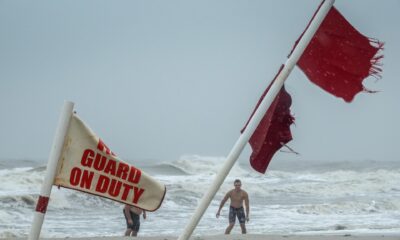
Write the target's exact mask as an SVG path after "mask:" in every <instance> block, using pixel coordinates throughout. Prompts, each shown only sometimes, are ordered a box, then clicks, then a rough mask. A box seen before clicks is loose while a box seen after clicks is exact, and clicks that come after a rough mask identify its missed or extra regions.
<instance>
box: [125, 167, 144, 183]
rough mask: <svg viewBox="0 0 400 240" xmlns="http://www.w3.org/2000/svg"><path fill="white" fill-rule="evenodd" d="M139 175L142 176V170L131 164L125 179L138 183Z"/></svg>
mask: <svg viewBox="0 0 400 240" xmlns="http://www.w3.org/2000/svg"><path fill="white" fill-rule="evenodd" d="M141 176H142V172H141V171H140V170H139V169H137V168H135V167H133V166H131V167H130V171H129V176H128V179H127V180H128V181H129V182H131V183H138V182H139V180H140V177H141Z"/></svg>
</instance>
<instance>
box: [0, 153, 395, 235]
mask: <svg viewBox="0 0 400 240" xmlns="http://www.w3.org/2000/svg"><path fill="white" fill-rule="evenodd" d="M224 160H225V159H224V158H223V157H201V156H183V157H182V158H181V159H179V160H177V161H174V162H165V163H156V164H154V165H146V166H145V167H144V168H143V170H144V171H146V172H148V173H149V174H150V175H152V176H153V177H155V178H157V179H158V180H160V181H161V182H163V183H165V184H166V186H167V195H166V197H165V200H164V202H163V204H162V206H161V208H160V209H159V210H157V211H156V212H153V213H149V214H148V219H147V220H145V221H143V222H142V226H141V230H140V234H141V235H142V236H154V235H179V234H180V233H181V231H182V229H183V228H184V226H185V224H186V223H187V221H188V220H189V219H190V217H191V215H192V213H193V211H194V209H195V208H196V206H197V204H198V202H199V200H200V199H201V197H202V196H203V195H204V193H205V192H206V191H207V190H208V187H209V186H210V184H211V183H212V182H213V180H214V176H215V174H216V173H217V172H218V170H219V169H220V168H221V166H222V164H223V162H224ZM347 165H348V164H342V165H340V164H338V166H341V167H338V168H333V165H328V166H327V167H323V166H321V165H320V166H319V168H318V169H314V170H312V169H311V170H307V169H302V170H301V171H296V169H295V168H293V169H292V170H290V169H289V170H288V169H284V170H282V169H281V170H279V169H271V170H269V171H268V172H267V174H265V175H261V174H259V173H256V172H254V171H252V170H249V169H248V167H247V166H246V165H244V166H243V165H239V164H236V165H235V166H234V167H233V169H232V171H231V173H230V174H229V175H228V177H227V179H226V181H225V182H224V184H223V185H222V186H221V189H220V190H219V191H218V193H217V195H216V196H215V198H214V199H213V201H212V202H211V205H210V207H209V208H208V209H207V211H206V212H205V214H204V215H203V218H202V220H201V221H200V223H199V226H198V228H197V229H196V230H195V232H194V234H195V235H196V234H207V235H209V234H220V233H222V232H223V231H224V228H225V227H226V226H227V213H228V209H227V207H225V208H224V209H223V211H222V216H221V217H220V218H219V219H216V218H215V212H216V210H217V208H218V205H219V201H220V200H221V199H222V197H223V196H224V194H225V193H226V192H227V191H228V190H229V189H231V188H232V187H233V181H234V179H236V178H240V179H241V180H242V182H243V188H244V189H245V190H246V191H247V192H248V193H249V196H250V201H251V214H250V219H251V220H250V222H249V223H248V231H249V232H250V233H283V234H290V233H296V234H301V233H315V234H330V233H332V232H336V233H337V232H338V231H340V232H341V233H347V232H349V233H387V232H396V231H398V232H399V230H400V222H399V221H398V219H400V187H399V182H400V164H397V165H396V164H394V165H393V164H392V165H390V167H384V168H380V167H379V165H376V166H374V167H365V168H363V169H358V168H356V167H355V168H349V169H346V168H344V167H343V166H347ZM3 166H4V164H3ZM387 166H388V165H387ZM44 173H45V169H44V168H43V167H19V168H3V169H1V170H0V182H1V184H0V237H26V235H27V233H28V232H29V227H30V224H31V221H32V217H33V212H34V208H35V202H36V199H37V196H38V194H39V190H40V185H41V183H42V181H43V176H44ZM124 228H125V220H124V218H123V215H122V205H121V204H119V203H116V202H112V201H110V200H108V199H103V198H99V197H96V196H91V195H88V194H85V193H81V192H78V191H73V190H69V189H64V188H61V189H57V188H56V187H54V188H53V190H52V195H51V198H50V204H49V207H48V212H47V214H46V220H45V224H44V225H43V230H42V237H68V236H69V237H85V236H87V237H90V236H99V235H100V236H120V235H121V234H122V233H123V231H124ZM71 229H74V230H73V231H71ZM234 231H239V230H238V228H235V230H234Z"/></svg>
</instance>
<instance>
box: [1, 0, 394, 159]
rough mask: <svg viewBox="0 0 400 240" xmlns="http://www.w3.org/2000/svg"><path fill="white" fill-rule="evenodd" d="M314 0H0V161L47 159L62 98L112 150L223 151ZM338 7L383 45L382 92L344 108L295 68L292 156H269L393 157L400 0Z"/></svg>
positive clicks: (139, 155) (149, 155) (146, 153)
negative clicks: (73, 106) (69, 102)
mask: <svg viewBox="0 0 400 240" xmlns="http://www.w3.org/2000/svg"><path fill="white" fill-rule="evenodd" d="M319 3H320V1H317V0H316V1H311V0H302V1H290V0H279V1H278V0H274V1H237V0H234V1H232V0H217V1H215V0H209V1H183V0H182V1H176V0H171V1H162V0H159V1H153V0H150V1H99V0H96V1H18V0H9V1H5V0H0V36H1V37H0V106H1V110H2V114H1V120H0V123H1V124H0V159H22V158H25V159H35V160H46V159H47V157H48V155H49V151H50V148H51V144H52V140H53V136H54V132H55V128H56V125H57V121H58V117H59V114H60V111H61V107H62V105H63V102H64V100H70V101H73V102H75V110H76V111H77V112H78V114H79V115H80V116H81V118H82V119H83V120H84V121H85V122H86V123H87V124H88V125H89V126H90V127H91V128H92V129H93V130H94V131H95V132H96V133H97V134H98V135H99V136H100V137H101V138H102V139H104V141H105V142H106V144H107V145H109V147H111V149H112V150H113V151H114V152H116V153H117V154H118V155H119V156H121V157H122V158H123V159H126V160H129V161H133V160H135V159H155V160H160V161H165V160H175V159H178V158H179V157H180V156H182V155H188V154H197V155H202V156H226V155H227V154H228V153H229V151H230V150H231V148H232V147H233V145H234V143H235V142H236V140H237V139H238V137H239V134H240V133H239V131H240V129H241V128H242V127H243V125H244V124H245V122H246V121H247V119H248V117H249V116H250V114H251V112H252V110H253V108H254V106H255V104H256V102H257V100H258V98H259V97H260V95H261V93H262V92H263V91H264V89H265V87H266V86H267V85H268V84H269V82H270V81H271V79H272V78H273V77H274V75H275V74H276V72H277V71H278V68H279V66H280V65H281V64H282V63H284V62H285V60H286V56H287V55H288V53H289V51H290V50H291V48H292V46H293V44H294V42H295V40H296V39H297V38H298V36H299V35H300V34H301V33H302V31H303V30H304V28H305V26H306V25H307V23H308V21H309V20H310V18H311V16H312V14H313V13H314V11H315V10H316V8H317V6H318V5H319ZM335 6H336V7H337V8H338V9H339V11H340V12H341V13H342V14H343V15H344V16H345V17H346V18H347V19H348V20H349V21H350V22H351V23H352V24H353V25H354V26H355V27H356V28H357V29H358V30H359V31H360V32H362V33H363V34H364V35H366V36H369V37H373V38H377V39H379V40H381V41H384V42H385V43H386V45H385V51H384V55H385V58H384V59H383V63H384V67H383V68H384V71H383V75H382V76H383V78H382V79H381V80H379V81H376V80H375V79H374V78H369V79H367V80H366V81H365V86H366V87H367V88H369V89H373V90H379V91H380V92H379V93H377V94H366V93H361V94H359V95H357V96H356V98H355V100H354V101H353V102H352V103H351V104H347V103H345V102H344V101H343V100H341V99H337V98H335V97H333V96H331V95H329V94H327V93H325V92H323V91H322V90H320V89H319V88H318V87H316V86H315V85H313V84H312V83H311V82H309V80H308V79H306V77H305V75H304V74H303V73H302V72H301V71H300V70H299V69H298V68H297V67H296V68H295V69H294V71H293V72H292V74H291V75H290V76H289V78H288V80H287V81H286V88H287V90H288V92H289V93H290V94H291V95H292V98H293V105H292V108H291V110H292V113H293V114H294V116H295V117H296V124H295V125H293V126H292V133H293V137H294V140H293V141H292V142H290V143H289V146H291V147H292V148H294V149H295V150H296V151H297V152H299V153H300V154H301V155H299V156H296V155H293V154H287V153H278V154H277V155H276V156H275V158H274V159H273V161H279V159H291V160H293V161H302V160H320V161H324V160H350V161H353V160H354V161H356V160H377V161H381V160H392V161H394V160H399V159H398V158H399V157H398V149H397V148H398V144H397V143H398V135H399V133H400V127H399V117H400V107H399V103H400V94H399V90H400V83H399V76H400V64H399V63H400V60H399V56H400V32H399V27H398V24H399V23H400V15H399V10H400V1H398V0H385V1H376V0H352V1H345V0H337V1H336V3H335ZM248 156H249V146H247V147H246V150H245V152H244V153H243V154H242V155H241V157H240V158H241V159H242V160H243V159H247V158H248Z"/></svg>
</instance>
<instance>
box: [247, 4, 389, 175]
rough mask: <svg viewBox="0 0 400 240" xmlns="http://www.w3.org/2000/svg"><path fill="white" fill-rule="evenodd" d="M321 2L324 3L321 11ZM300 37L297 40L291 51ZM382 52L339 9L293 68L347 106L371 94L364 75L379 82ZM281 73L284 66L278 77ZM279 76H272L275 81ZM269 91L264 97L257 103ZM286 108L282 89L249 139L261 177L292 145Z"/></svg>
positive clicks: (288, 101)
mask: <svg viewBox="0 0 400 240" xmlns="http://www.w3.org/2000/svg"><path fill="white" fill-rule="evenodd" d="M323 3H324V1H322V3H321V5H320V6H319V8H321V6H322V4H323ZM319 8H318V9H317V11H316V12H315V14H314V16H313V18H312V19H311V21H310V23H309V24H308V26H307V28H308V27H309V26H310V24H311V22H312V20H313V19H314V17H315V16H316V14H317V12H318V10H319ZM307 28H306V30H307ZM306 30H304V32H305V31H306ZM304 32H303V34H304ZM303 34H302V35H301V36H300V38H299V39H298V40H297V41H296V43H295V46H294V47H293V49H292V52H293V51H294V49H295V48H296V46H297V44H298V42H299V41H300V39H301V38H302V36H303ZM381 49H383V43H381V42H379V41H377V40H374V39H370V38H367V37H365V36H363V35H362V34H361V33H359V32H358V31H357V30H356V29H355V28H354V27H353V26H352V25H351V24H350V23H349V22H348V21H347V20H346V19H345V18H344V17H343V16H342V15H341V14H340V13H339V11H338V10H336V9H335V8H334V7H332V8H331V9H330V10H329V12H328V14H327V16H326V17H325V19H324V20H323V21H322V23H321V25H320V26H319V28H318V30H317V31H316V33H315V35H314V36H313V38H312V39H311V42H310V43H309V44H308V46H307V48H306V49H305V51H304V52H303V54H302V56H301V57H300V59H299V61H298V62H297V65H298V66H299V68H300V69H301V70H302V71H303V72H304V73H305V74H306V76H307V77H308V78H309V79H310V80H311V81H312V82H313V83H315V84H316V85H318V86H319V87H321V88H322V89H324V90H325V91H327V92H329V93H331V94H333V95H334V96H336V97H339V98H342V99H343V100H344V101H346V102H351V101H352V100H353V99H354V97H355V95H356V94H357V93H359V92H361V91H365V92H373V91H370V90H367V89H366V88H365V87H364V86H363V84H362V82H363V80H364V79H365V78H367V77H368V76H375V77H377V78H379V77H380V72H381V71H382V69H381V68H380V67H379V66H380V63H379V61H380V60H381V59H382V58H383V56H382V55H378V52H379V50H381ZM292 52H291V53H290V55H291V54H292ZM290 55H289V57H290ZM282 69H283V66H282V67H281V69H280V70H279V72H278V74H277V76H278V75H279V73H280V72H281V70H282ZM277 76H275V78H274V81H275V79H276V77H277ZM271 84H272V83H271ZM270 86H271V85H270ZM270 86H269V87H268V88H267V90H266V91H265V92H264V94H263V96H262V97H261V100H262V99H263V98H264V96H265V95H266V93H267V91H268V90H269V88H270ZM261 100H260V101H259V102H258V104H257V107H258V105H260V103H261ZM290 105H291V97H290V95H289V94H288V93H287V92H286V91H285V88H284V86H283V87H282V89H281V90H280V92H279V94H278V95H277V97H276V99H275V100H274V102H273V103H272V104H271V106H270V108H269V109H268V111H267V113H266V115H265V116H264V118H263V119H262V120H261V122H260V124H259V125H258V126H257V129H256V130H255V132H254V133H253V135H252V137H251V138H250V140H249V143H250V145H251V147H252V150H253V152H252V154H251V156H250V164H251V166H252V167H253V168H254V169H255V170H256V171H258V172H260V173H265V171H266V169H267V167H268V165H269V162H270V161H271V159H272V157H273V155H274V154H275V153H276V151H278V150H279V149H280V148H281V147H282V146H286V143H288V142H289V141H290V140H292V135H291V132H290V125H291V124H292V123H293V122H294V118H293V116H291V114H290V109H289V108H290ZM257 107H256V109H257ZM253 114H254V112H253ZM251 117H252V116H251ZM251 117H250V119H251ZM249 121H250V120H249ZM246 126H247V124H246ZM242 132H243V130H242ZM289 149H290V148H289ZM292 152H293V151H292Z"/></svg>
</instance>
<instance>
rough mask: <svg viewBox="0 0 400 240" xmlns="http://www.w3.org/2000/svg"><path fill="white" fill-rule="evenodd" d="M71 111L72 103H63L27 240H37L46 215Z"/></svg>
mask: <svg viewBox="0 0 400 240" xmlns="http://www.w3.org/2000/svg"><path fill="white" fill-rule="evenodd" d="M73 109H74V103H73V102H68V101H66V102H64V106H63V108H62V112H61V115H60V118H59V120H58V126H57V130H56V134H55V136H54V140H53V146H52V147H51V151H50V155H49V159H48V161H47V167H46V176H45V178H44V181H43V184H42V188H41V190H40V196H39V199H38V201H37V204H36V211H35V214H34V217H33V222H32V226H31V231H30V233H29V237H28V239H29V240H37V239H39V236H40V231H41V229H42V225H43V220H44V215H45V213H46V210H47V204H48V202H49V198H50V193H51V187H52V186H53V182H54V178H55V175H56V170H57V164H58V160H59V158H60V156H61V153H62V150H63V147H64V140H65V136H66V134H67V132H68V128H69V123H70V120H71V116H72V110H73Z"/></svg>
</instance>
